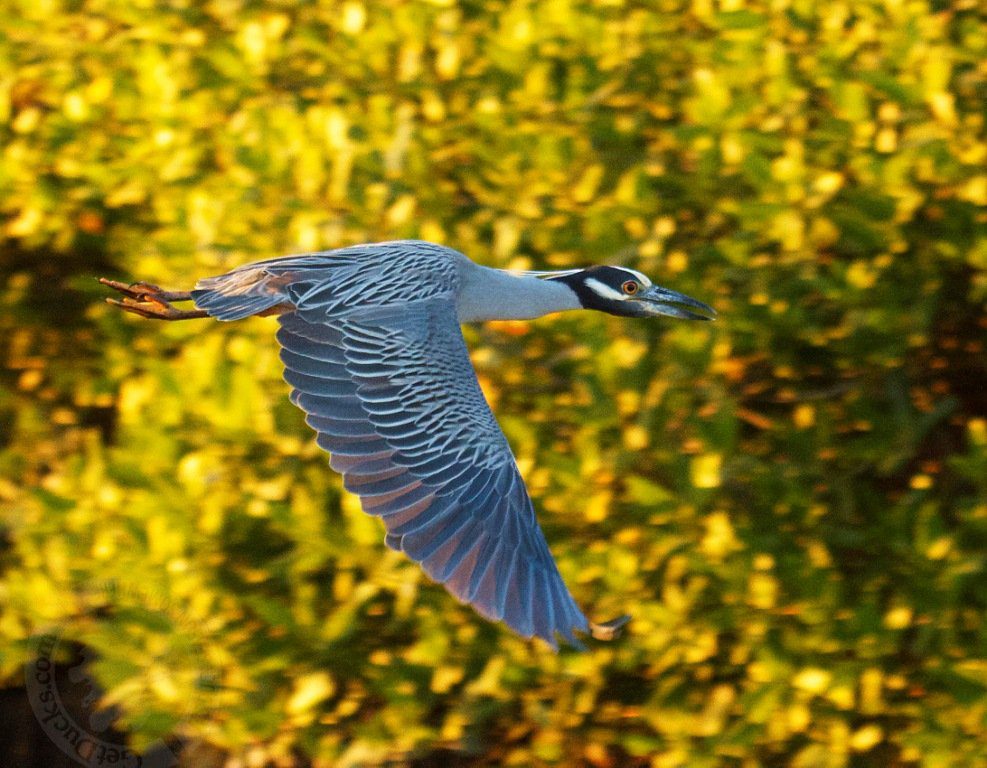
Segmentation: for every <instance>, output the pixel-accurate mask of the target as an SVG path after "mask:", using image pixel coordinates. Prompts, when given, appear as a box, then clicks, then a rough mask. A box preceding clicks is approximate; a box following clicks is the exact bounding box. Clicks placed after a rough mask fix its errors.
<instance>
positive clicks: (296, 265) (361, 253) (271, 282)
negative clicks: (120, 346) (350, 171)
mask: <svg viewBox="0 0 987 768" xmlns="http://www.w3.org/2000/svg"><path fill="white" fill-rule="evenodd" d="M469 263H470V262H469V261H468V260H467V259H466V257H465V256H463V255H462V254H461V253H459V252H458V251H454V250H452V249H451V248H446V247H445V246H441V245H435V244H434V243H426V242H422V241H418V240H398V241H394V242H388V243H377V244H367V245H357V246H352V247H349V248H340V249H338V250H334V251H323V252H320V253H306V254H299V255H297V256H283V257H279V258H275V259H267V260H265V261H258V262H254V263H253V264H246V265H244V266H241V267H237V268H236V269H234V270H232V271H230V272H227V273H226V274H223V275H218V276H216V277H207V278H204V279H203V280H200V281H199V282H198V283H197V284H196V286H195V289H194V290H193V291H192V299H193V301H194V302H195V305H196V306H197V307H198V308H200V309H204V310H206V311H207V312H208V313H209V314H210V315H211V316H213V317H215V318H217V319H219V320H239V319H241V318H244V317H248V316H250V315H256V314H263V313H264V312H266V311H268V310H271V309H273V308H275V307H279V306H281V305H289V306H290V308H293V309H296V310H297V311H298V312H299V314H300V316H302V317H304V318H305V319H306V320H309V321H310V322H320V321H322V322H324V321H325V320H327V319H329V318H331V317H342V316H345V315H346V314H349V313H351V312H352V311H354V310H357V309H360V310H365V309H368V308H374V307H388V306H395V305H406V304H408V303H410V302H413V301H421V300H429V299H435V298H448V299H450V300H454V298H455V296H456V293H457V292H458V289H459V286H460V283H461V279H462V278H461V275H462V271H463V269H464V265H466V264H469Z"/></svg>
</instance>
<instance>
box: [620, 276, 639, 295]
mask: <svg viewBox="0 0 987 768" xmlns="http://www.w3.org/2000/svg"><path fill="white" fill-rule="evenodd" d="M620 287H621V288H623V289H624V293H626V294H627V295H628V296H633V295H634V294H635V293H637V292H638V291H639V290H640V289H641V286H640V285H638V284H637V283H635V282H634V281H633V280H628V281H627V282H626V283H624V284H623V285H622V286H620Z"/></svg>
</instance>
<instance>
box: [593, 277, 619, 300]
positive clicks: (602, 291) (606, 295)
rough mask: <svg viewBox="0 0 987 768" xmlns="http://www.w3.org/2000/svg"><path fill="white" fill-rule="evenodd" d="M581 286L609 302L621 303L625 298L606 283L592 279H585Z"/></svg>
mask: <svg viewBox="0 0 987 768" xmlns="http://www.w3.org/2000/svg"><path fill="white" fill-rule="evenodd" d="M583 284H584V285H585V286H586V287H587V288H590V289H591V290H592V291H593V293H595V294H596V295H597V296H599V297H600V298H602V299H609V300H610V301H623V300H624V299H626V298H627V297H626V296H625V295H624V294H623V293H621V292H620V291H618V290H616V289H614V288H611V287H610V286H609V285H607V284H606V283H601V282H600V281H599V280H596V279H595V278H592V277H588V278H586V280H585V281H584V282H583Z"/></svg>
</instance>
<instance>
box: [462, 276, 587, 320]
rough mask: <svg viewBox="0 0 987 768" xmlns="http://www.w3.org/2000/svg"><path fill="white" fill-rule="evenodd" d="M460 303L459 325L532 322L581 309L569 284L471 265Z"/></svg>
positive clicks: (465, 279) (463, 284)
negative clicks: (487, 322) (485, 322)
mask: <svg viewBox="0 0 987 768" xmlns="http://www.w3.org/2000/svg"><path fill="white" fill-rule="evenodd" d="M462 278H463V283H462V288H461V290H460V292H459V297H458V299H457V302H456V309H457V311H458V314H459V322H461V323H472V322H479V321H481V320H530V319H532V318H535V317H542V316H543V315H548V314H551V313H552V312H562V311H565V310H567V309H581V307H582V305H581V304H580V303H579V298H578V297H577V296H576V294H575V292H574V291H573V290H572V289H571V288H569V287H568V286H567V285H566V284H565V283H560V282H558V281H556V280H543V279H540V278H537V277H531V276H530V275H524V274H519V273H516V272H505V271H504V270H501V269H491V268H490V267H481V266H480V265H478V264H473V263H471V262H470V263H468V266H466V268H465V269H464V270H463V274H462Z"/></svg>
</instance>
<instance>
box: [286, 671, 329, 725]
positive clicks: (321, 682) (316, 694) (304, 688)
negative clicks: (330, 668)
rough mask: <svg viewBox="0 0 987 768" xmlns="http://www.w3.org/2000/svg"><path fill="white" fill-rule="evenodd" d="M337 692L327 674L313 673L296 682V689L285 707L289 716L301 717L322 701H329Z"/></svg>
mask: <svg viewBox="0 0 987 768" xmlns="http://www.w3.org/2000/svg"><path fill="white" fill-rule="evenodd" d="M335 690H336V686H335V684H334V683H333V680H332V678H331V677H329V675H328V674H327V673H326V672H313V673H311V674H308V675H304V676H302V677H300V678H298V679H296V680H295V688H294V691H293V692H292V694H291V697H290V698H289V699H288V703H287V704H286V705H285V709H286V711H287V712H288V714H289V715H300V714H302V713H303V712H307V711H308V710H310V709H312V708H313V707H314V706H315V705H316V704H318V703H319V702H320V701H324V700H325V699H328V698H329V697H330V696H332V695H333V693H334V692H335Z"/></svg>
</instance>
